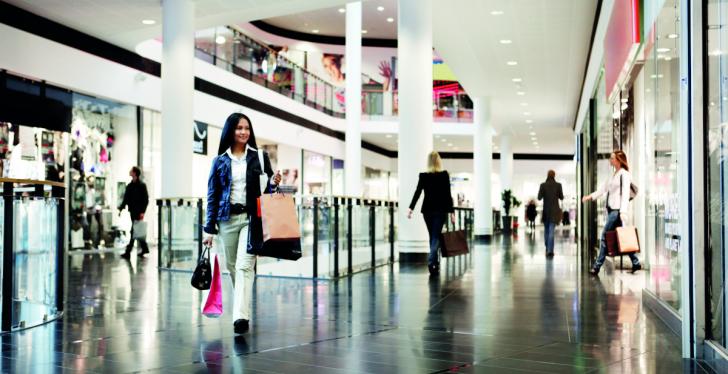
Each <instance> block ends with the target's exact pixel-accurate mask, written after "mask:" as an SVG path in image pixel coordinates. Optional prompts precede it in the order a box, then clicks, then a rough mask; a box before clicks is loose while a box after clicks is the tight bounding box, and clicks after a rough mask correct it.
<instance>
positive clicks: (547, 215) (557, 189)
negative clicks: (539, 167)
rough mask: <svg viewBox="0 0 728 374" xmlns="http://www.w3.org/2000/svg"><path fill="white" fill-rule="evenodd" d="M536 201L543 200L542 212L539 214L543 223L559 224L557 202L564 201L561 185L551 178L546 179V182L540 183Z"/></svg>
mask: <svg viewBox="0 0 728 374" xmlns="http://www.w3.org/2000/svg"><path fill="white" fill-rule="evenodd" d="M538 199H539V200H541V199H543V212H542V213H541V218H543V222H551V223H559V222H561V218H562V217H561V206H560V205H559V200H564V192H563V190H562V189H561V183H558V182H556V180H555V179H553V178H548V179H546V182H543V183H541V187H540V188H539V189H538Z"/></svg>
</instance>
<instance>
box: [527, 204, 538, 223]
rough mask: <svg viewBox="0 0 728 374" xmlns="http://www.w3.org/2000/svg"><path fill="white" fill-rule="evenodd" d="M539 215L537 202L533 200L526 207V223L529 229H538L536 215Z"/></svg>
mask: <svg viewBox="0 0 728 374" xmlns="http://www.w3.org/2000/svg"><path fill="white" fill-rule="evenodd" d="M537 214H538V213H537V212H536V200H534V199H531V200H530V201H529V202H528V205H526V222H527V224H528V228H530V229H532V230H535V229H536V215H537Z"/></svg>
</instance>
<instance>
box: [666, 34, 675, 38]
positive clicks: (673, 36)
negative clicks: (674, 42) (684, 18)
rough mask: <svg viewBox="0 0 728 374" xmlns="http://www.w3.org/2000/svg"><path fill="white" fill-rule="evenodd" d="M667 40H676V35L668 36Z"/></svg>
mask: <svg viewBox="0 0 728 374" xmlns="http://www.w3.org/2000/svg"><path fill="white" fill-rule="evenodd" d="M667 38H668V39H677V34H669V35H668V36H667Z"/></svg>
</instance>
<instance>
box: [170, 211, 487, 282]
mask: <svg viewBox="0 0 728 374" xmlns="http://www.w3.org/2000/svg"><path fill="white" fill-rule="evenodd" d="M157 206H158V209H159V212H158V214H159V232H160V236H159V252H158V253H159V267H160V268H162V269H168V270H178V271H189V272H191V271H192V269H193V268H194V267H195V264H196V261H197V258H198V256H199V253H200V252H201V251H202V243H201V238H202V237H203V233H202V220H203V217H204V206H205V204H204V203H203V199H201V198H200V199H179V200H169V199H162V200H157ZM296 207H297V210H298V219H299V223H300V225H301V249H302V252H303V253H302V257H301V258H300V259H299V260H298V261H287V260H278V259H275V258H268V257H259V259H258V262H257V274H258V275H259V276H276V277H297V278H318V279H335V278H339V277H342V276H348V275H351V274H353V273H356V272H360V271H364V270H369V269H373V268H375V267H378V266H382V265H387V264H392V263H394V262H396V261H397V260H398V253H397V251H395V243H396V240H397V222H396V219H395V217H396V213H397V209H398V207H397V203H396V202H392V201H384V200H372V199H360V198H349V197H340V196H303V197H296ZM456 217H457V219H456V223H455V224H454V225H452V224H451V223H448V225H449V228H450V229H458V230H460V229H462V230H466V232H467V233H468V237H471V236H472V235H471V234H472V224H473V211H472V209H470V208H456ZM216 245H217V243H216ZM213 251H214V250H213ZM219 254H220V255H221V256H224V254H223V253H219ZM222 263H224V262H222Z"/></svg>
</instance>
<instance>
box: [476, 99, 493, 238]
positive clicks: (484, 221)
mask: <svg viewBox="0 0 728 374" xmlns="http://www.w3.org/2000/svg"><path fill="white" fill-rule="evenodd" d="M473 112H474V123H473V125H474V126H475V137H474V138H473V148H474V149H473V151H474V154H473V176H474V178H473V179H474V182H475V200H474V202H475V235H477V236H490V235H492V234H493V208H492V204H491V201H490V196H491V172H492V169H493V126H492V125H491V122H490V101H489V100H488V99H487V98H483V97H473Z"/></svg>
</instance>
